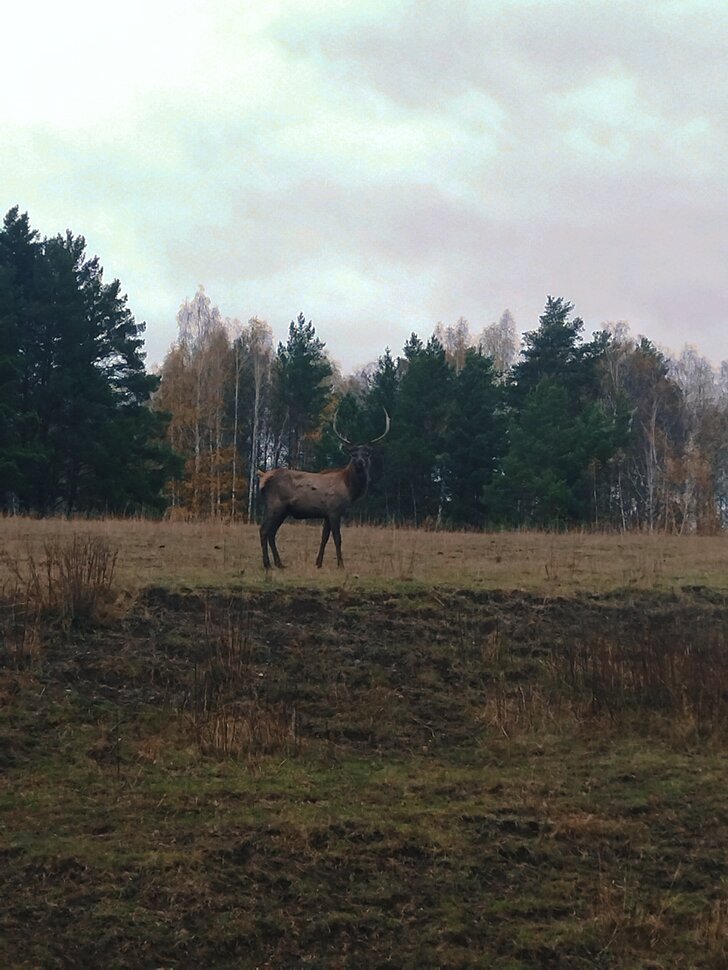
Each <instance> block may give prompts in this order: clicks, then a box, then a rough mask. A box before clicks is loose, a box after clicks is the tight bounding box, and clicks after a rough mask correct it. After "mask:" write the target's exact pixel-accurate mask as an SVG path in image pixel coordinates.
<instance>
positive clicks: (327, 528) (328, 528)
mask: <svg viewBox="0 0 728 970" xmlns="http://www.w3.org/2000/svg"><path fill="white" fill-rule="evenodd" d="M330 535H331V526H330V525H329V520H328V519H324V528H323V531H322V533H321V548H320V549H319V554H318V556H316V567H317V568H318V569H321V566H322V565H323V561H324V549H325V548H326V543H327V542H328V541H329V536H330Z"/></svg>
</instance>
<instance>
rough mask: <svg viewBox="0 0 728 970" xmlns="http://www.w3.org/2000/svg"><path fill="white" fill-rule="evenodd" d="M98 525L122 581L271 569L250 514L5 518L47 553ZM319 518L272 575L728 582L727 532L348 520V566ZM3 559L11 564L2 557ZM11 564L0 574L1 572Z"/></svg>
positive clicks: (296, 537) (291, 579)
mask: <svg viewBox="0 0 728 970" xmlns="http://www.w3.org/2000/svg"><path fill="white" fill-rule="evenodd" d="M75 536H79V537H94V538H97V539H101V540H103V541H105V542H106V543H108V545H110V546H112V547H113V548H118V550H119V562H118V566H117V578H118V580H119V582H120V584H121V585H122V586H123V587H125V588H127V589H134V588H140V587H144V586H149V585H164V586H173V587H180V586H191V587H196V586H214V587H220V586H222V587H225V586H231V585H240V584H241V583H243V584H245V585H247V584H249V583H254V584H255V583H260V582H263V581H265V580H266V577H265V573H264V571H263V569H262V567H261V562H260V544H259V540H258V531H257V528H256V527H255V526H252V525H234V526H233V525H229V524H223V523H205V522H201V523H185V522H153V521H144V520H131V519H126V520H121V519H106V520H102V521H86V520H76V521H73V520H72V521H68V520H64V519H46V520H34V519H26V518H5V519H0V542H1V545H2V549H3V550H4V552H5V553H6V554H7V555H8V556H9V557H10V558H11V559H16V560H22V559H23V558H24V557H26V558H27V557H28V556H29V555H36V556H38V557H40V556H42V551H43V548H44V545H46V544H48V543H53V542H68V541H69V540H71V539H73V537H75ZM319 537H320V527H319V525H318V524H316V523H312V524H301V523H286V525H284V527H283V528H282V529H281V532H280V533H279V539H280V542H279V548H280V550H281V555H282V557H283V561H284V562H285V563H286V565H287V566H288V568H287V569H286V570H285V571H283V572H280V571H275V572H273V573H272V574H271V576H270V577H269V580H270V581H272V582H276V583H283V584H300V583H301V582H304V583H315V584H316V585H319V586H331V585H340V584H341V583H342V582H343V583H347V584H355V583H364V584H367V583H371V584H375V585H381V584H389V583H394V584H399V583H410V582H415V583H424V584H433V585H440V584H449V585H456V586H474V587H480V588H486V589H488V588H491V589H496V588H503V589H524V590H529V591H537V592H543V593H544V594H545V595H555V594H565V593H573V592H578V591H584V590H588V591H592V590H593V591H598V592H603V591H606V590H610V589H618V588H623V587H635V588H643V589H644V588H647V589H650V588H664V589H670V588H675V587H680V586H686V585H690V586H698V585H699V586H709V587H712V588H715V589H726V588H728V537H725V536H664V535H641V534H630V535H622V534H598V533H597V534H591V533H585V532H569V533H562V534H551V533H544V532H490V533H487V532H486V533H476V532H424V531H420V530H415V529H395V528H386V527H373V526H348V527H347V528H346V529H345V532H344V558H345V560H346V563H347V568H346V569H345V570H343V571H342V570H338V569H337V568H336V566H335V559H334V555H333V549H329V550H328V553H329V555H328V557H327V560H326V562H325V563H324V568H323V569H322V570H317V569H316V568H315V566H314V559H315V556H316V551H317V549H318V543H319ZM0 568H4V567H0ZM6 578H7V576H5V575H2V574H0V582H2V581H3V580H4V579H6Z"/></svg>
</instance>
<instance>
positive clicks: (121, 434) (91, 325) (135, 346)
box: [0, 208, 728, 532]
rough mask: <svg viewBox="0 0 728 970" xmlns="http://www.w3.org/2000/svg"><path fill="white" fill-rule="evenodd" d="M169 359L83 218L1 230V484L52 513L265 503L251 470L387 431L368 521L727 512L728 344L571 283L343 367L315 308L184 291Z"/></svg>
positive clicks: (489, 521) (552, 519) (12, 498)
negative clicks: (705, 342)
mask: <svg viewBox="0 0 728 970" xmlns="http://www.w3.org/2000/svg"><path fill="white" fill-rule="evenodd" d="M177 322H178V328H179V331H178V338H177V340H176V341H175V343H174V344H173V346H172V347H171V349H170V351H169V353H168V354H167V356H166V358H165V360H164V362H163V364H162V366H161V369H160V373H159V374H150V373H148V372H147V370H146V368H145V365H144V354H143V352H142V334H143V329H144V324H143V323H137V322H136V321H135V319H134V317H133V315H132V314H131V312H130V310H129V308H128V306H127V304H126V298H125V297H124V296H123V295H122V293H121V288H120V284H119V282H118V280H114V281H113V282H111V283H106V282H104V279H103V272H102V269H101V266H100V264H99V261H98V259H97V258H96V257H94V258H88V257H87V255H86V252H85V241H84V239H83V237H81V236H74V235H73V234H72V233H70V232H67V233H66V234H65V235H58V236H55V237H52V238H42V237H40V235H39V234H38V233H37V232H35V231H34V230H33V229H31V227H30V224H29V221H28V217H27V214H21V213H20V212H19V210H18V209H17V208H14V209H11V210H10V212H9V213H8V214H7V215H6V217H5V219H4V222H3V227H2V230H1V231H0V504H1V505H2V508H3V509H4V510H5V511H6V512H35V513H39V514H51V513H58V512H62V513H67V514H69V513H73V512H76V511H84V512H90V513H96V512H99V513H105V512H108V513H117V514H118V513H128V512H153V513H156V514H159V513H161V512H162V511H163V510H164V509H165V508H166V509H167V510H169V511H170V512H171V514H174V515H180V516H192V517H198V516H209V517H213V518H225V519H233V520H245V519H250V520H252V519H254V518H255V517H256V512H257V510H256V503H257V491H256V474H255V473H256V471H257V470H258V469H265V468H270V467H272V466H274V465H279V464H284V465H289V466H292V467H299V468H324V467H332V466H335V465H341V464H342V463H343V462H344V461H345V460H346V457H345V455H342V451H341V447H340V442H339V441H338V439H337V438H336V436H335V435H334V434H333V432H332V427H331V425H332V419H333V416H334V414H335V413H336V412H337V411H338V424H339V427H340V429H341V430H342V431H343V432H344V434H345V435H346V436H347V437H348V438H349V439H351V440H352V441H367V440H371V439H373V438H375V437H377V436H378V435H380V434H381V433H382V431H383V429H384V420H385V418H384V412H385V410H386V412H387V413H388V414H389V415H390V417H391V431H390V434H389V435H388V436H387V438H386V439H385V440H384V441H383V442H381V444H380V445H378V446H377V449H376V458H375V463H374V475H373V483H372V486H371V488H370V491H369V494H368V495H367V496H366V498H365V499H364V500H362V501H361V502H360V503H358V504H357V506H356V510H355V514H356V515H357V516H358V517H360V518H361V519H362V520H365V521H372V522H398V523H412V524H416V525H432V526H452V527H499V526H503V527H514V526H518V527H520V526H523V527H544V526H545V527H560V526H586V527H597V528H599V527H604V528H620V529H635V528H637V529H646V530H652V531H654V530H662V531H668V532H685V531H696V530H697V531H703V532H711V531H715V530H717V529H719V528H721V527H723V526H724V525H725V524H726V521H727V519H728V433H727V432H728V365H726V364H724V365H723V366H722V367H721V368H720V369H719V370H716V369H715V368H713V367H712V366H711V365H710V363H709V362H708V361H707V360H706V359H705V358H703V357H701V356H700V355H699V354H698V353H697V351H695V350H693V349H690V348H686V349H685V350H684V351H683V353H682V354H681V355H680V356H679V357H677V358H671V357H670V356H669V355H668V354H666V353H665V352H664V351H662V350H660V349H659V348H658V347H656V346H655V345H654V343H652V342H651V341H650V340H649V339H647V338H646V337H643V336H636V337H635V336H633V335H632V334H631V333H630V331H629V328H628V327H627V326H626V325H625V324H617V325H612V326H605V327H603V328H602V329H600V330H597V331H595V332H594V333H593V334H592V335H591V337H589V338H587V337H586V335H585V333H584V323H583V321H582V320H581V319H580V318H579V317H578V316H576V315H575V314H574V307H573V306H572V304H571V303H569V302H568V301H567V300H566V299H564V298H562V297H548V299H547V301H546V305H545V308H544V311H543V313H542V315H541V317H540V318H539V321H538V326H537V327H535V329H533V330H531V331H528V332H527V333H526V334H525V335H524V336H523V338H522V340H521V339H520V338H519V336H518V333H517V330H516V325H515V322H514V320H513V318H512V316H511V315H510V314H509V313H508V311H506V312H504V314H503V315H502V317H501V319H500V320H499V321H498V322H497V323H493V324H491V325H489V326H487V327H485V328H484V329H483V330H482V331H480V332H479V333H473V332H471V329H470V326H469V325H468V323H467V321H465V320H464V319H462V318H461V319H460V320H458V321H457V323H455V324H454V325H452V326H442V325H441V324H438V325H437V327H435V328H434V331H433V333H432V334H430V335H429V336H428V337H427V338H426V339H422V338H421V337H420V336H419V335H417V334H415V333H413V334H411V336H410V337H409V339H408V340H407V341H406V343H405V345H404V347H403V348H402V349H401V351H399V352H397V353H393V352H392V351H391V350H390V349H388V348H385V349H384V350H383V352H382V354H381V356H380V357H379V358H378V360H377V361H376V362H375V363H373V364H371V365H370V366H368V367H366V368H363V369H362V370H361V371H359V372H357V373H355V374H350V375H344V374H342V373H341V372H340V371H339V370H338V369H337V367H336V365H335V364H334V362H333V361H332V359H331V357H330V356H329V354H328V351H327V348H326V347H325V345H324V343H323V342H322V341H321V340H320V338H319V337H318V336H317V334H316V330H315V327H314V325H313V323H312V321H311V320H307V319H306V317H305V316H304V315H303V314H299V316H298V317H297V318H296V319H294V320H292V321H291V323H290V326H289V328H288V333H287V337H286V339H285V340H283V341H280V342H279V343H278V344H277V345H276V343H275V341H274V339H273V333H272V330H271V328H270V327H269V326H268V324H267V323H266V322H265V321H262V320H259V319H256V318H253V319H251V320H249V321H248V322H247V323H245V324H242V323H240V322H239V321H236V320H230V319H224V318H223V317H222V315H221V314H220V312H219V310H218V309H217V308H216V307H215V306H214V305H213V304H212V301H211V300H210V298H209V297H208V296H207V294H206V293H205V292H204V290H203V289H202V288H200V290H199V291H198V292H197V293H196V294H195V296H194V297H193V298H192V299H189V300H186V301H185V302H184V304H183V305H182V307H181V308H180V311H179V314H178V317H177Z"/></svg>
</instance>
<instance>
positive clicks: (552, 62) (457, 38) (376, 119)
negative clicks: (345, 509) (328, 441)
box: [0, 0, 728, 369]
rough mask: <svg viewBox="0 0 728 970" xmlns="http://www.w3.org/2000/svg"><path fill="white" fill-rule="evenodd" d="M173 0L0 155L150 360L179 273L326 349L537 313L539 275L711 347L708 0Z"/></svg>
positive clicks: (532, 318) (711, 26)
mask: <svg viewBox="0 0 728 970" xmlns="http://www.w3.org/2000/svg"><path fill="white" fill-rule="evenodd" d="M192 6H193V7H194V27H195V30H196V31H197V33H196V34H195V35H194V37H193V36H192V32H191V30H190V31H185V30H184V29H183V26H184V25H182V26H180V25H179V24H178V25H177V28H176V33H175V35H174V37H175V38H177V41H179V40H180V38H182V39H183V40H184V41H185V43H187V42H189V43H188V46H187V47H186V48H184V49H180V50H179V51H175V50H164V48H163V47H160V50H161V51H162V53H163V56H162V57H161V64H162V65H163V67H164V70H162V68H161V67H159V68H158V69H157V70H156V71H155V72H154V73H153V74H152V76H151V82H150V84H149V86H145V84H144V74H143V72H140V73H138V74H135V78H136V80H135V82H134V89H133V97H131V96H130V97H129V98H128V99H127V100H126V101H123V99H122V96H123V92H124V88H123V86H120V84H118V83H117V84H116V87H115V88H114V89H113V91H114V97H115V98H116V100H112V102H110V103H111V104H112V109H113V110H112V109H111V108H110V109H109V113H108V115H106V116H104V114H103V99H102V97H101V95H98V96H97V97H96V98H95V100H94V107H93V111H90V112H89V113H88V114H87V115H86V116H84V117H83V118H80V117H79V118H77V117H75V115H74V117H73V119H72V121H71V120H67V119H65V117H60V118H51V119H50V120H49V119H48V118H47V117H46V116H45V114H44V111H46V108H47V105H46V104H45V102H44V101H43V98H42V93H43V92H42V91H41V92H39V97H38V101H37V105H34V103H33V102H32V101H31V102H29V103H28V105H27V107H26V109H25V115H24V116H23V118H22V119H19V118H18V112H16V113H15V115H14V116H13V117H12V118H10V117H9V118H8V119H6V120H7V122H8V123H7V124H5V125H4V130H5V132H6V135H5V140H4V149H5V150H4V152H3V154H2V157H0V184H2V185H3V189H4V191H3V193H2V200H3V202H4V204H5V208H6V209H7V208H9V207H10V205H12V204H14V203H16V202H18V203H20V205H21V206H22V207H23V208H27V209H28V210H29V213H30V217H31V222H32V223H33V225H34V226H36V227H37V228H39V229H40V230H41V231H42V232H44V233H46V234H51V233H54V232H56V231H60V230H63V229H65V228H66V226H69V227H70V228H72V229H73V230H74V231H75V232H77V233H82V234H84V235H85V236H86V237H87V240H88V243H89V248H90V249H91V250H92V251H93V252H98V253H99V255H100V257H101V261H102V264H103V265H104V267H105V268H106V271H107V274H108V275H110V276H118V277H119V278H120V279H121V281H122V284H123V286H124V288H125V289H126V290H127V291H128V293H129V298H130V305H131V307H132V309H133V310H134V312H135V314H136V315H137V317H138V318H140V319H143V318H146V319H147V320H148V323H149V328H148V334H147V342H148V347H149V355H150V358H151V359H153V360H159V359H161V357H162V355H163V354H164V352H165V350H166V348H167V346H168V345H169V343H170V342H171V341H172V340H173V339H174V336H175V314H176V311H177V308H178V306H179V304H180V302H182V300H183V299H184V298H185V297H186V296H191V295H192V294H193V293H194V291H195V289H196V287H197V285H198V284H199V283H204V285H205V287H206V289H207V292H208V294H209V295H210V297H211V298H212V300H213V301H214V302H215V303H217V304H218V305H219V306H220V309H221V311H222V312H223V314H224V315H229V316H238V317H240V318H243V319H245V318H247V317H248V316H250V315H253V314H257V315H259V316H262V317H265V318H267V319H268V321H269V322H270V323H271V324H272V325H273V326H274V328H275V330H276V332H277V334H278V336H280V337H282V336H283V335H284V334H285V329H286V327H287V324H288V321H289V320H290V319H291V318H292V317H294V316H295V315H296V314H297V313H298V311H299V310H303V312H304V313H306V315H307V316H309V317H311V318H313V319H314V322H315V323H316V326H317V329H318V331H319V333H320V335H321V336H322V337H323V339H325V340H326V341H327V343H328V345H329V348H330V350H331V352H332V354H333V355H334V356H335V357H337V358H338V359H340V361H341V362H342V364H343V366H344V367H345V368H347V369H348V368H351V367H354V366H356V365H357V364H360V363H363V362H364V361H366V360H370V359H372V358H374V357H376V356H377V354H379V353H380V352H381V351H382V350H383V348H384V346H385V344H389V345H390V346H392V347H393V349H395V350H398V349H399V348H400V347H401V345H402V343H403V342H404V340H405V339H406V337H407V335H408V333H409V332H410V331H411V330H412V329H417V330H419V331H420V332H421V333H423V334H426V333H427V332H428V331H429V330H430V329H431V328H432V326H433V325H434V324H435V323H436V322H437V321H438V320H443V321H445V322H452V321H454V320H455V319H456V318H457V317H458V316H460V315H461V314H462V315H465V316H466V317H468V318H469V319H470V321H471V324H472V325H473V326H474V327H481V326H483V325H485V324H487V323H489V322H491V321H492V320H493V319H495V318H497V316H498V315H499V314H500V312H501V311H502V309H503V308H504V307H505V306H509V307H510V308H511V310H512V311H513V312H514V314H515V316H516V319H517V321H518V323H519V325H520V326H521V327H522V328H523V329H531V328H532V327H533V326H535V325H536V322H537V318H538V314H539V312H540V310H541V307H542V306H543V302H544V300H545V297H546V294H547V293H552V294H554V295H563V296H565V297H567V298H568V299H571V300H572V301H574V302H575V303H576V306H577V311H578V312H579V313H580V314H581V315H582V316H583V317H584V318H585V320H586V322H587V327H588V328H594V327H597V326H598V325H599V324H600V323H601V322H602V321H604V320H615V319H628V320H629V321H630V323H631V325H632V327H633V329H634V330H635V331H640V332H645V333H647V334H648V335H649V336H651V337H653V338H654V339H655V340H657V341H658V342H664V343H667V344H669V345H672V346H674V347H676V348H677V347H679V346H680V345H681V344H682V342H683V341H685V340H688V341H690V342H694V343H697V344H698V345H699V346H700V347H701V349H702V350H703V351H704V352H705V353H707V354H708V355H709V356H711V357H712V358H713V359H714V360H716V361H717V360H719V359H721V358H724V357H728V327H726V323H728V319H727V317H728V311H727V309H726V308H727V307H728V283H727V282H726V281H725V277H724V272H723V267H722V261H723V256H724V253H725V251H726V242H727V239H726V236H727V235H728V231H727V230H726V226H727V225H728V174H727V173H726V171H725V166H724V163H723V159H724V157H725V154H726V148H727V147H728V145H727V144H726V143H727V141H728V139H727V138H726V113H727V111H728V73H726V72H725V71H724V68H723V61H724V52H723V50H722V37H723V36H725V28H726V26H728V9H726V8H725V7H724V5H723V4H719V3H718V2H717V0H716V2H715V3H707V2H699V0H694V2H693V0H685V2H677V0H675V2H673V0H661V2H660V3H645V4H639V5H638V4H635V3H633V2H631V0H630V2H626V0H625V2H620V0H615V2H612V0H610V2H606V0H605V2H602V0H591V2H589V0H570V2H558V0H557V2H548V0H546V2H544V0H542V2H518V0H502V2H499V3H487V4H486V3H482V2H466V0H461V2H459V3H457V4H453V3H446V2H426V3H423V2H411V3H405V2H402V3H394V2H391V3H386V4H379V5H377V4H376V3H374V2H373V0H372V3H357V4H353V5H351V6H347V5H344V4H332V5H331V6H330V7H320V5H317V4H313V5H311V6H310V7H309V8H307V7H305V6H304V7H303V8H302V7H301V6H300V5H299V4H293V3H286V2H283V3H281V4H280V5H279V11H280V12H279V13H278V14H277V15H276V16H272V15H271V16H270V17H268V18H267V19H266V17H265V16H264V14H261V15H260V16H261V18H262V19H261V22H260V23H257V22H256V23H255V24H253V25H251V24H250V23H249V22H248V20H246V18H245V17H244V16H242V15H238V16H235V17H233V16H232V15H231V13H230V9H229V8H228V7H227V5H220V6H219V7H218V6H217V5H215V4H212V5H209V7H208V6H205V5H194V4H193V5H192ZM301 9H303V10H304V13H301V12H300V11H301ZM322 10H323V12H322ZM190 16H192V15H190ZM158 21H159V23H160V24H161V23H162V22H163V18H158ZM159 29H160V31H161V29H162V28H161V27H160V28H159ZM129 36H131V35H129ZM127 40H128V42H129V43H131V40H130V39H129V38H127ZM164 40H165V37H164V34H163V33H161V32H160V34H159V37H158V38H157V41H158V42H159V43H160V44H163V42H164ZM193 41H195V42H196V43H193ZM154 43H155V38H154V37H148V38H147V39H146V40H145V43H144V45H143V48H142V49H141V50H142V53H144V55H145V56H147V55H148V53H149V51H151V50H153V49H154ZM74 49H76V52H77V54H78V57H79V59H80V65H79V66H80V69H83V66H84V62H83V49H82V47H76V48H74ZM140 56H141V55H140ZM93 63H94V66H95V68H96V69H97V70H99V69H100V68H99V64H98V59H96V60H94V61H93ZM177 64H178V65H179V69H178V71H177V73H175V65H177ZM74 90H76V88H74ZM119 99H122V100H119ZM69 103H70V104H71V107H72V108H73V111H74V112H81V111H82V107H83V106H82V105H79V104H78V102H76V101H73V102H69ZM54 104H55V102H54ZM59 104H60V101H59ZM35 108H37V112H38V117H37V118H35V117H34V109H35ZM59 110H60V108H59ZM69 110H71V109H70V108H69ZM46 113H47V112H46ZM97 115H98V117H97ZM0 117H1V113H0Z"/></svg>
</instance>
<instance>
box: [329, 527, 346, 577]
mask: <svg viewBox="0 0 728 970" xmlns="http://www.w3.org/2000/svg"><path fill="white" fill-rule="evenodd" d="M331 532H332V533H333V536H334V545H335V546H336V563H337V565H338V567H339V569H341V568H342V567H343V565H344V560H343V559H342V556H341V522H340V520H339V519H331Z"/></svg>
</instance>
